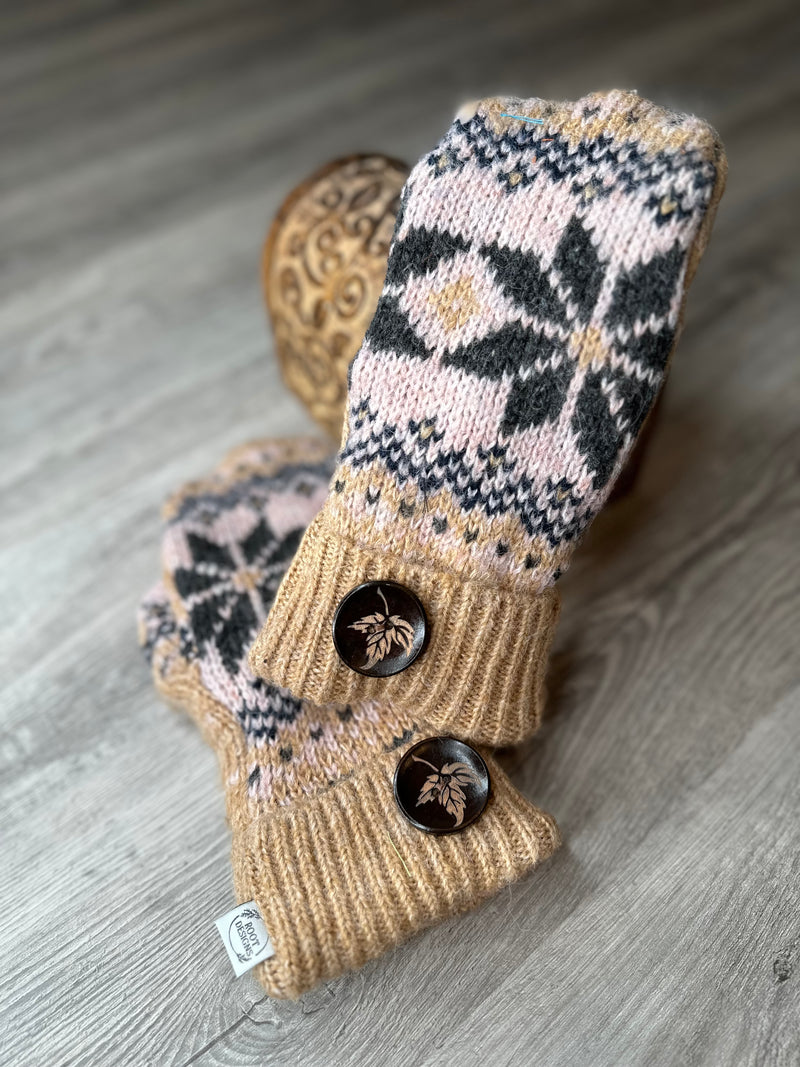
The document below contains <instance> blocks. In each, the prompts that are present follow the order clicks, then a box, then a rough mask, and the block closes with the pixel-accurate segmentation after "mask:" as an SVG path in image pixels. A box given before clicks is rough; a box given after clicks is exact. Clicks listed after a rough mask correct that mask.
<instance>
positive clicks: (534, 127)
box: [142, 91, 726, 997]
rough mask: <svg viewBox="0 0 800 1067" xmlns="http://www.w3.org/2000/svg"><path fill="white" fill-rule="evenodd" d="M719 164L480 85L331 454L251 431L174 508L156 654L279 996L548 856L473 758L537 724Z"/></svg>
mask: <svg viewBox="0 0 800 1067" xmlns="http://www.w3.org/2000/svg"><path fill="white" fill-rule="evenodd" d="M725 173H726V163H725V157H724V154H723V151H722V148H721V145H720V144H719V141H718V139H717V137H716V135H715V134H714V132H713V131H712V130H711V129H710V128H709V127H708V126H707V125H706V124H705V123H703V122H702V121H700V120H699V119H696V118H692V117H688V116H685V115H679V114H676V113H674V112H671V111H666V110H664V109H662V108H658V107H656V106H655V105H653V104H650V103H648V102H647V101H645V100H642V99H640V98H639V97H638V96H637V95H636V94H635V93H624V92H616V91H615V92H610V93H598V94H593V95H591V96H588V97H585V98H584V99H583V100H580V101H578V102H577V103H575V104H551V103H547V102H545V101H542V100H535V99H534V100H518V99H490V100H485V101H483V102H481V103H480V104H478V105H477V106H476V108H474V109H471V110H470V111H469V112H468V113H466V114H462V115H461V116H460V117H459V118H457V119H456V121H455V122H454V123H453V125H452V126H451V128H450V129H449V131H448V132H447V133H446V135H445V136H444V138H443V140H442V141H441V142H440V144H439V145H438V146H437V148H436V149H435V150H434V151H433V152H431V153H430V154H429V155H427V156H425V157H424V158H423V159H422V160H421V161H420V163H419V164H417V166H416V167H415V168H414V170H413V171H412V173H411V175H410V177H409V179H408V182H407V184H406V186H405V189H404V192H403V195H402V201H401V207H400V212H399V215H398V218H397V223H396V228H395V233H394V238H393V242H392V247H391V251H390V255H389V263H388V268H387V274H386V281H385V284H384V288H383V292H382V295H381V298H380V301H379V303H378V307H377V310H376V313H375V316H374V319H373V321H372V324H371V325H370V327H369V330H368V331H367V334H366V337H365V339H364V342H363V345H362V346H361V349H360V350H359V353H358V354H357V356H356V358H355V360H354V362H353V364H352V365H351V368H350V374H349V395H348V409H347V413H346V421H345V429H344V436H343V442H342V449H341V452H340V455H339V458H338V463H337V465H336V467H335V469H332V468H333V465H332V464H330V465H329V464H328V462H327V461H326V460H325V459H324V456H323V452H322V451H321V449H320V446H318V445H313V444H312V443H309V442H307V441H306V442H301V441H297V442H295V443H294V444H287V443H285V442H284V443H282V444H281V443H272V444H262V445H260V446H253V447H251V448H250V449H245V450H244V451H243V452H239V453H237V454H236V455H234V456H233V457H231V458H229V460H228V461H226V463H225V464H223V466H222V467H221V468H220V469H219V470H218V471H217V472H216V473H215V475H214V476H213V477H212V478H211V479H210V480H209V481H207V482H203V483H197V484H195V485H193V486H190V487H188V488H187V489H186V490H184V491H183V492H182V493H179V494H178V496H177V497H176V498H174V499H173V500H172V501H171V503H170V505H169V507H168V512H167V530H166V534H165V541H164V560H163V562H164V580H163V585H162V586H160V587H159V588H158V589H157V590H156V591H154V593H153V594H152V595H151V596H150V597H149V598H148V599H147V601H146V602H145V604H144V606H143V611H142V634H143V641H144V644H145V647H146V648H147V649H148V651H149V655H150V657H151V659H152V664H153V672H154V676H155V680H156V685H157V686H158V688H159V689H160V690H161V691H162V692H163V693H164V694H165V695H166V696H167V697H168V698H169V699H171V700H173V701H174V702H177V703H179V704H181V705H183V706H184V707H186V708H187V709H188V710H189V711H190V712H191V713H192V714H193V715H194V716H195V718H196V719H197V720H198V722H199V723H200V725H201V727H202V729H203V730H204V731H205V733H206V735H207V737H208V739H209V741H210V742H211V743H212V744H213V745H214V747H215V748H216V749H217V751H218V753H219V756H220V759H221V761H222V764H223V770H224V778H225V782H226V789H227V800H228V809H229V816H230V821H231V824H232V827H233V834H234V856H233V866H234V876H235V883H236V891H237V894H238V898H239V900H240V901H247V900H250V899H253V900H255V901H256V903H257V904H258V907H259V909H260V911H261V914H262V916H263V918H264V920H265V923H266V926H267V929H268V931H269V934H270V937H271V940H272V943H273V947H274V949H275V955H274V956H273V957H272V958H271V959H269V960H267V961H266V962H263V963H261V964H259V965H258V971H257V973H258V974H259V977H260V978H261V979H262V981H263V982H264V984H265V986H266V988H267V990H268V991H269V992H270V993H271V994H273V995H276V996H288V997H293V996H297V995H298V994H300V993H301V992H303V991H304V990H306V989H308V988H310V987H311V986H312V985H314V984H315V983H316V982H318V981H320V980H322V979H325V978H329V977H332V976H333V975H336V974H338V973H340V972H342V971H344V970H347V969H349V968H352V967H357V966H359V965H360V964H361V963H363V962H364V961H366V960H367V959H369V958H372V957H375V956H377V955H378V954H379V953H381V952H383V951H384V950H385V949H387V948H389V947H390V946H392V945H394V944H396V943H398V942H399V941H401V940H403V939H404V938H406V937H407V936H409V935H410V934H412V933H413V932H414V931H416V930H418V929H421V928H422V927H424V926H425V925H428V924H430V923H432V922H435V921H436V920H438V919H441V918H443V917H445V916H448V915H451V914H454V913H456V912H458V911H462V910H464V909H467V908H469V907H471V906H473V905H474V904H476V903H477V902H478V901H479V900H481V899H484V898H486V897H488V896H489V895H490V894H491V893H493V892H495V891H496V890H497V889H498V888H499V887H500V886H502V885H504V884H506V883H508V882H509V881H511V880H512V879H514V878H517V877H519V876H520V875H521V874H523V873H524V872H525V871H527V870H529V869H530V868H531V867H532V866H533V865H534V864H535V863H536V862H537V861H538V860H539V859H542V858H544V857H545V856H547V855H549V854H550V853H551V852H552V851H553V849H554V848H555V847H556V844H557V841H558V837H557V831H556V828H555V824H554V823H553V821H552V819H550V817H549V816H547V815H544V814H543V813H542V812H540V811H538V810H537V809H536V808H534V807H532V806H531V805H530V804H529V803H528V802H527V801H526V800H524V799H523V798H522V797H521V796H520V795H519V794H518V793H517V792H516V791H515V790H514V789H513V788H512V786H511V785H510V783H509V782H508V780H507V779H506V777H505V776H504V775H503V773H502V772H501V770H500V768H499V767H498V766H497V765H496V764H495V763H494V762H493V761H492V760H491V758H490V757H489V755H488V754H487V753H486V752H485V751H483V750H481V748H480V746H481V745H484V744H488V745H499V744H501V745H502V744H510V743H513V742H516V741H519V740H521V739H522V738H524V737H526V736H527V735H529V734H530V733H531V732H532V731H533V729H535V727H536V725H537V724H538V721H539V718H540V713H541V705H542V699H543V697H542V693H543V678H544V673H545V667H546V662H547V655H548V651H549V647H550V643H551V640H552V636H553V630H554V625H555V621H556V616H557V614H558V593H557V592H556V588H555V583H556V581H557V578H558V576H559V574H560V573H561V572H562V571H563V570H564V568H565V567H566V566H567V565H568V562H569V559H570V557H571V555H572V552H573V550H574V548H575V545H576V544H577V542H578V540H579V538H580V536H581V534H582V533H583V531H584V530H585V529H586V527H587V525H588V524H589V522H590V521H591V520H592V518H593V517H594V516H595V515H596V514H597V512H598V510H599V509H600V508H601V507H602V505H603V503H604V501H605V500H606V498H607V496H608V494H609V491H610V489H611V486H612V484H613V482H614V480H615V478H616V477H617V475H618V473H619V471H620V469H621V467H622V465H623V464H624V462H625V459H626V457H627V456H628V454H629V453H630V450H631V448H632V446H633V444H634V442H635V440H636V437H637V435H638V433H639V431H640V430H641V427H642V424H643V423H644V420H645V419H646V417H647V414H648V412H649V411H650V409H651V407H652V405H653V402H654V400H655V398H656V395H657V393H658V390H659V387H660V385H661V382H662V380H663V377H664V374H665V371H666V367H667V363H668V360H669V357H670V353H671V351H672V348H673V346H674V343H675V339H676V336H677V333H678V330H679V328H680V324H681V317H682V313H683V305H684V299H685V294H686V289H687V287H688V285H689V282H690V281H691V278H692V276H693V274H694V271H695V269H696V267H697V264H698V261H699V259H700V256H701V254H702V252H703V250H704V248H705V245H706V242H707V240H708V236H709V232H710V228H711V225H712V221H713V216H714V212H715V209H716V205H717V201H718V200H719V197H720V195H721V193H722V188H723V185H724V180H725ZM331 472H332V477H330V476H331ZM329 477H330V491H329V492H327V495H326V490H327V486H328V480H329ZM320 509H321V510H320ZM306 526H308V529H307V531H306V532H305V534H303V530H304V529H305V527H306ZM301 538H302V539H301ZM298 545H299V548H297V553H296V555H294V552H295V548H296V547H297V546H298ZM293 555H294V559H293V561H292V562H291V565H290V557H292V556H293ZM286 567H288V571H287V572H286V575H285V577H283V580H282V582H281V578H282V575H283V571H284V570H285V568H286ZM279 583H280V587H279ZM276 590H277V595H276V596H275V602H274V606H272V609H271V611H269V609H270V604H271V602H272V600H273V596H274V595H275V593H276ZM268 611H269V617H268V618H267V612H268ZM265 619H266V622H265ZM253 642H254V643H253ZM251 645H252V648H250V646H251ZM248 648H250V654H249V660H248V656H247V651H248ZM473 746H477V747H473Z"/></svg>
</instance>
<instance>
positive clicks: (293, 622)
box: [250, 512, 559, 745]
mask: <svg viewBox="0 0 800 1067" xmlns="http://www.w3.org/2000/svg"><path fill="white" fill-rule="evenodd" d="M387 580H392V581H395V582H400V583H401V584H402V585H405V586H407V587H408V588H409V589H410V590H412V592H414V593H415V594H416V595H417V596H418V597H419V599H420V601H421V602H422V605H423V607H424V609H425V613H426V615H427V620H428V642H427V645H426V647H425V649H424V650H423V652H422V653H421V655H420V656H419V657H418V658H417V659H416V660H415V661H414V662H413V663H412V664H411V666H409V667H407V668H406V669H405V670H404V671H401V672H400V673H399V674H395V675H392V676H390V677H388V678H372V677H367V676H366V675H363V674H359V673H358V672H356V671H353V670H352V669H351V668H350V667H348V666H347V665H346V664H345V663H343V662H342V660H341V659H340V658H339V656H338V654H337V652H336V649H335V647H334V643H333V634H332V628H333V617H334V614H335V612H336V608H337V607H338V605H339V603H340V601H341V600H342V598H343V597H344V596H345V595H346V594H347V593H348V592H350V590H351V589H353V588H355V587H356V586H357V585H360V584H361V583H362V582H367V581H387ZM558 610H559V597H558V593H557V592H556V590H555V589H553V588H550V589H547V590H545V591H544V592H542V593H539V594H537V595H526V594H525V593H522V592H520V591H519V590H514V589H509V588H507V587H503V586H500V585H494V584H492V583H491V580H490V579H487V580H486V581H475V580H467V579H464V578H463V577H461V576H459V575H456V574H452V573H448V572H447V571H443V570H437V569H436V568H433V567H426V566H421V565H420V564H418V563H411V562H408V561H406V560H403V559H400V558H399V557H398V556H393V555H392V554H391V553H389V552H385V551H382V550H380V549H377V548H370V549H367V548H362V547H359V546H357V545H356V544H354V543H353V542H350V541H348V540H346V539H345V538H343V537H341V536H340V535H338V534H337V533H335V532H334V531H333V530H331V529H330V528H329V526H328V524H327V523H326V521H325V518H324V512H323V515H321V516H319V517H318V518H317V519H315V520H314V522H313V523H312V524H311V526H310V527H309V528H308V531H307V532H306V535H305V537H304V538H303V541H302V544H301V546H300V549H299V551H298V553H297V556H296V557H295V559H294V562H293V563H292V565H291V567H290V568H289V571H288V572H287V574H286V577H285V578H284V580H283V584H282V585H281V587H280V589H279V590H278V595H277V597H276V600H275V604H274V606H273V608H272V611H271V613H270V615H269V617H268V619H267V621H266V623H265V625H264V627H263V629H262V631H261V633H260V635H259V637H258V639H257V641H256V643H255V644H254V646H253V648H252V650H251V652H250V666H251V667H252V669H253V671H254V672H255V674H257V675H259V676H260V677H262V678H265V679H267V680H268V681H271V682H273V683H275V684H277V685H281V686H285V687H286V688H287V689H290V690H291V691H292V692H293V693H295V694H296V695H298V696H301V697H304V698H306V699H307V700H311V701H313V702H314V703H316V704H326V703H334V702H335V703H340V704H346V703H351V702H353V701H355V700H379V701H390V702H391V703H393V704H394V705H395V706H396V707H398V708H400V709H401V710H403V711H406V712H407V713H408V714H410V715H411V716H413V717H415V718H417V719H422V720H425V722H427V723H428V724H429V725H431V726H433V727H434V728H435V729H436V730H439V731H447V732H450V733H452V734H454V735H455V736H457V737H462V738H467V739H470V740H473V741H478V742H480V743H483V744H488V745H512V744H516V743H517V742H519V741H521V740H522V739H523V738H525V737H527V736H529V735H530V734H531V733H532V732H533V731H534V730H535V729H536V727H537V726H538V724H539V720H540V717H541V708H542V704H543V699H544V675H545V668H546V665H547V656H548V651H549V648H550V643H551V641H552V637H553V632H554V629H555V624H556V619H557V617H558Z"/></svg>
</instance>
